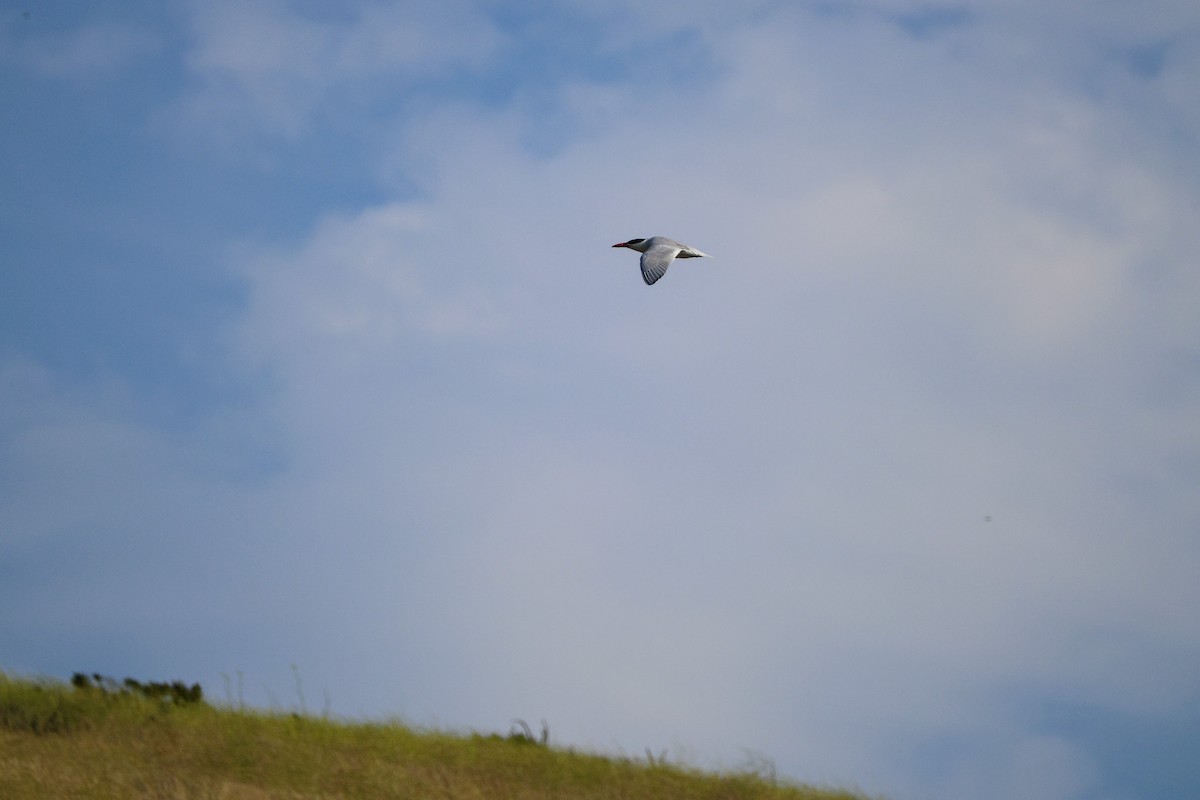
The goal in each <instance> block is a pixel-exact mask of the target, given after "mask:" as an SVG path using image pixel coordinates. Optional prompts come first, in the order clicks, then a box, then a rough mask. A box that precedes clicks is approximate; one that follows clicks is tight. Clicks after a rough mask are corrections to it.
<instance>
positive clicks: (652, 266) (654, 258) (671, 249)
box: [613, 236, 708, 286]
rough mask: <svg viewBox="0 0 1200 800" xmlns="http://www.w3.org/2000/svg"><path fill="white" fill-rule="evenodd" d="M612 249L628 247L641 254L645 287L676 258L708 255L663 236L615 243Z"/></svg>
mask: <svg viewBox="0 0 1200 800" xmlns="http://www.w3.org/2000/svg"><path fill="white" fill-rule="evenodd" d="M613 247H628V248H629V249H630V250H637V251H638V252H639V253H641V254H642V280H644V281H646V285H647V286H649V285H650V284H652V283H654V282H655V281H657V280H658V279H659V278H661V277H662V276H663V275H664V274H666V272H667V267H669V266H671V262H672V261H674V260H675V259H677V258H704V257H706V256H708V253H701V252H700V251H699V250H697V249H696V248H694V247H689V246H688V245H686V244H684V243H682V242H677V241H675V240H674V239H668V238H667V237H665V236H651V237H650V238H649V239H630V240H629V241H628V242H617V243H616V244H614V245H613Z"/></svg>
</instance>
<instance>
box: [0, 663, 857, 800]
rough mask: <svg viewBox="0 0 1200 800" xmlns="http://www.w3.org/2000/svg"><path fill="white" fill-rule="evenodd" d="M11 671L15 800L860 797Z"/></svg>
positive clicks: (1, 730) (156, 688) (186, 693)
mask: <svg viewBox="0 0 1200 800" xmlns="http://www.w3.org/2000/svg"><path fill="white" fill-rule="evenodd" d="M74 684H75V685H69V684H65V683H61V682H56V681H50V680H25V679H18V678H13V677H9V676H5V675H4V674H3V673H0V797H3V798H5V799H6V800H34V799H35V798H36V800H44V798H78V799H79V800H84V799H88V800H90V799H91V798H96V800H101V799H103V800H136V799H139V798H146V799H147V800H148V799H149V798H155V800H285V799H286V800H315V799H316V798H345V800H350V799H351V798H414V799H420V798H439V800H457V799H458V798H464V799H465V798H479V799H480V800H483V799H484V798H486V799H487V800H499V799H502V798H513V799H514V800H516V799H519V800H551V798H553V799H554V800H585V799H586V800H591V799H592V798H595V799H596V800H600V799H601V798H621V799H622V800H640V799H641V798H645V799H646V800H650V799H651V798H653V800H673V798H679V800H683V799H684V798H687V799H688V800H696V799H697V798H699V800H704V799H705V798H711V800H718V799H719V800H743V799H746V800H749V799H750V798H754V799H755V800H861V795H856V794H853V793H850V792H843V791H830V790H824V789H815V788H810V787H804V786H798V785H793V784H785V783H783V782H778V781H775V780H774V779H773V778H772V777H771V776H765V775H759V774H754V773H723V774H713V773H704V772H700V771H698V770H694V769H689V768H687V767H682V766H677V765H670V764H665V763H658V762H657V761H652V760H650V759H647V760H641V759H630V758H609V757H602V756H597V755H589V754H584V753H579V752H576V751H574V750H561V749H557V748H554V747H551V746H548V745H547V744H546V743H545V742H544V741H542V740H541V739H542V737H536V738H535V737H534V736H533V735H532V734H530V733H529V732H527V731H519V732H516V733H512V734H510V735H508V736H499V735H491V736H482V735H478V734H476V735H455V734H449V733H444V732H436V731H418V730H414V729H412V728H409V727H406V726H404V725H402V724H399V723H364V722H341V721H333V720H329V719H325V718H319V717H313V716H307V715H298V714H290V713H264V712H260V711H247V710H239V709H230V708H218V707H214V706H212V705H209V704H207V703H205V702H204V701H203V700H202V699H201V697H200V692H199V687H191V688H190V689H189V688H188V687H186V686H184V685H183V684H178V683H176V684H172V685H167V684H140V683H138V682H136V681H127V682H126V683H124V684H117V683H115V682H112V681H108V680H106V679H100V678H99V676H97V677H96V679H94V680H93V679H91V678H87V677H84V676H76V680H75V681H74Z"/></svg>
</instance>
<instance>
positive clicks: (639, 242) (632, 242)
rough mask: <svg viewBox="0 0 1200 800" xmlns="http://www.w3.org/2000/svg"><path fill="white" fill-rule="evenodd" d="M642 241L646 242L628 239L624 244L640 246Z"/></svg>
mask: <svg viewBox="0 0 1200 800" xmlns="http://www.w3.org/2000/svg"><path fill="white" fill-rule="evenodd" d="M644 241H646V240H645V239H630V240H629V241H628V242H626V243H625V244H641V243H642V242H644Z"/></svg>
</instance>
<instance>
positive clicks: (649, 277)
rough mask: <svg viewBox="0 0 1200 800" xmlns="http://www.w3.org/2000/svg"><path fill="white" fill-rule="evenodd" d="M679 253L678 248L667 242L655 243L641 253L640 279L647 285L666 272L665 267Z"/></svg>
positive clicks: (669, 264)
mask: <svg viewBox="0 0 1200 800" xmlns="http://www.w3.org/2000/svg"><path fill="white" fill-rule="evenodd" d="M677 255H679V248H678V247H675V246H673V245H669V244H656V245H654V247H651V248H650V249H649V250H647V251H646V252H644V253H642V280H644V281H645V282H646V285H647V286H650V285H652V284H653V283H654V282H655V281H657V280H658V279H659V278H661V277H662V276H663V275H665V274H666V273H667V267H669V266H671V262H672V261H674V260H675V256H677Z"/></svg>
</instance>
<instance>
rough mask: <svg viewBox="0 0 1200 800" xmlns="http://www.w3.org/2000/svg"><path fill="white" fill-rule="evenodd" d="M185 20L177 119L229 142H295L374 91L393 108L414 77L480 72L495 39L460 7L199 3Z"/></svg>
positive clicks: (276, 0) (275, 0)
mask: <svg viewBox="0 0 1200 800" xmlns="http://www.w3.org/2000/svg"><path fill="white" fill-rule="evenodd" d="M191 22H192V33H193V36H194V46H193V47H192V48H191V49H190V51H189V52H188V55H187V58H186V61H187V65H188V67H189V68H190V70H191V72H192V74H193V75H194V76H195V79H196V84H197V88H196V90H195V93H194V94H193V95H192V96H191V97H190V98H188V99H187V101H186V103H185V105H184V107H183V108H182V109H181V113H182V115H183V119H184V120H185V121H187V122H188V124H189V125H193V126H196V127H200V128H202V129H204V130H206V131H208V132H209V133H223V134H224V135H227V136H233V137H234V138H237V137H239V136H244V135H248V134H259V133H262V134H267V135H269V136H272V137H274V136H281V137H284V138H297V137H299V136H301V135H303V134H304V133H306V132H307V131H308V130H309V129H310V126H311V124H312V122H313V119H314V116H316V115H318V114H320V113H321V112H323V111H325V112H327V111H328V109H329V108H331V107H332V108H333V109H339V108H341V109H345V108H347V107H355V106H357V105H358V104H359V103H367V104H371V103H375V102H378V99H377V98H378V97H379V95H380V93H383V94H391V95H393V97H392V98H391V99H389V100H388V101H387V103H386V105H388V106H393V105H395V103H396V99H395V95H398V94H400V93H402V92H403V91H405V90H406V89H407V88H408V87H409V86H410V85H411V84H412V82H413V81H414V80H417V79H420V78H425V77H429V76H431V75H435V74H437V73H439V72H442V71H444V70H447V69H448V68H452V67H462V68H467V69H475V68H478V67H479V66H480V65H481V64H483V63H485V62H486V61H487V59H488V58H490V57H491V56H492V55H493V54H494V53H495V51H496V49H497V48H498V47H500V46H501V45H502V42H503V40H502V37H501V36H500V35H499V34H498V32H497V31H496V30H495V29H494V27H493V26H492V25H491V24H490V23H489V22H488V21H487V20H486V18H485V17H484V15H483V14H481V13H480V12H479V10H477V9H475V8H473V7H471V6H470V5H469V4H464V3H437V4H430V3H418V2H405V3H382V2H370V1H368V2H359V3H352V4H348V5H347V6H346V7H342V8H339V9H338V10H336V11H328V12H327V13H326V14H318V13H314V12H313V11H312V9H309V13H305V9H304V8H303V7H302V6H301V5H300V4H297V3H292V2H287V0H253V2H216V3H197V4H193V7H192V13H191ZM448 31H452V32H453V35H450V36H448V35H446V32H448ZM370 98H375V99H370ZM334 113H336V112H334Z"/></svg>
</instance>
